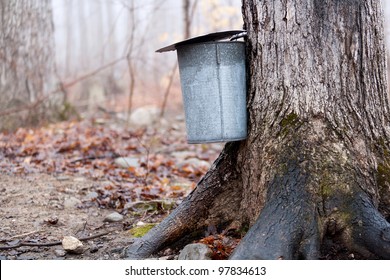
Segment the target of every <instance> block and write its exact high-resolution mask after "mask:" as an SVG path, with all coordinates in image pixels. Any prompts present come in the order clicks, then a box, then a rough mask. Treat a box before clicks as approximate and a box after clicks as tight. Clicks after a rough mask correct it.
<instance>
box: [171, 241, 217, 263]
mask: <svg viewBox="0 0 390 280" xmlns="http://www.w3.org/2000/svg"><path fill="white" fill-rule="evenodd" d="M212 253H213V252H212V251H211V249H210V248H209V247H208V246H207V245H205V244H202V243H196V244H188V245H186V246H185V247H184V248H183V250H181V252H180V254H179V260H211V255H212Z"/></svg>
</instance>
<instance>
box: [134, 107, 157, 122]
mask: <svg viewBox="0 0 390 280" xmlns="http://www.w3.org/2000/svg"><path fill="white" fill-rule="evenodd" d="M159 112H160V110H159V109H158V108H157V107H154V106H144V107H140V108H137V109H136V110H134V112H133V113H132V114H131V115H130V122H131V124H133V125H136V126H150V125H152V124H154V123H155V122H156V121H157V120H158V119H159Z"/></svg>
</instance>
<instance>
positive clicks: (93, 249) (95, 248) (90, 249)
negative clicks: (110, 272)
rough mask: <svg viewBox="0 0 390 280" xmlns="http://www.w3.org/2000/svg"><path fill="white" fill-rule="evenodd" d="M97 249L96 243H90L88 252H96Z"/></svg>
mask: <svg viewBox="0 0 390 280" xmlns="http://www.w3.org/2000/svg"><path fill="white" fill-rule="evenodd" d="M97 251H99V247H98V246H97V245H91V247H90V248H89V252H90V253H92V254H93V253H96V252H97Z"/></svg>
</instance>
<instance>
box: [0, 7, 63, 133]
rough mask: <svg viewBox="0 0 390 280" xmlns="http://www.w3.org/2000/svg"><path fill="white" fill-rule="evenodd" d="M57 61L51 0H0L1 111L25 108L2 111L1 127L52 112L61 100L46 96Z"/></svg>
mask: <svg viewBox="0 0 390 280" xmlns="http://www.w3.org/2000/svg"><path fill="white" fill-rule="evenodd" d="M54 61H55V60H54V37H53V23H52V10H51V1H50V0H45V1H27V0H14V1H8V0H0V113H2V112H4V111H5V110H10V109H13V108H15V109H18V108H20V109H26V110H24V111H20V112H17V114H13V115H7V116H4V115H3V116H2V117H1V120H0V130H2V129H10V128H15V127H18V126H20V125H26V124H35V123H37V122H39V121H40V120H42V119H46V118H47V117H48V116H51V115H52V111H51V110H50V109H53V107H55V106H57V105H58V104H59V103H60V101H61V100H60V96H59V95H55V96H54V94H53V96H51V97H50V98H46V95H47V94H48V93H49V92H52V91H53V90H54V88H55V86H56V84H55V83H56V79H55V75H54V73H55V62H54ZM32 105H36V106H32ZM54 105H55V106H54ZM27 109H30V110H27ZM16 111H18V110H16Z"/></svg>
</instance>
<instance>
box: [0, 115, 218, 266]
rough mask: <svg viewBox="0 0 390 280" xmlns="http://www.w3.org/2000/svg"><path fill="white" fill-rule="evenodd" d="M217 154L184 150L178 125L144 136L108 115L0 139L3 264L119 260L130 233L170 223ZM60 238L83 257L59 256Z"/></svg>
mask: <svg viewBox="0 0 390 280" xmlns="http://www.w3.org/2000/svg"><path fill="white" fill-rule="evenodd" d="M222 147H223V144H208V145H203V144H201V145H189V144H187V142H186V135H185V125H184V120H183V117H179V118H178V117H172V119H168V120H167V119H163V120H159V121H158V122H156V123H154V124H151V125H148V126H142V127H141V126H128V125H126V124H125V122H123V121H118V119H114V118H112V117H110V116H106V115H105V116H100V117H99V118H91V119H86V120H81V121H68V122H62V123H57V124H51V125H48V126H45V127H40V128H35V129H28V128H20V129H18V130H17V131H15V132H14V133H3V134H0V205H1V206H0V224H1V227H0V248H1V250H0V259H119V258H122V257H123V255H122V253H123V248H124V247H125V246H127V245H129V244H130V242H131V240H132V238H134V236H137V234H139V233H138V232H137V229H139V230H140V231H143V230H142V229H143V228H144V227H145V226H146V227H147V226H148V225H149V224H151V225H154V224H156V223H158V222H160V221H161V220H162V219H163V218H164V217H165V216H167V215H168V214H169V213H170V211H172V209H173V208H174V207H176V205H178V204H179V203H180V202H181V200H182V199H183V198H184V197H185V196H186V195H187V194H188V193H189V192H190V191H191V190H192V189H193V188H194V187H195V185H196V182H197V181H198V180H199V179H200V177H201V176H202V175H203V174H204V173H205V172H206V171H207V170H208V168H209V167H210V164H211V163H212V162H213V161H214V159H215V158H216V157H217V156H218V154H219V152H220V151H221V149H222ZM114 212H115V213H117V214H120V215H121V216H120V215H119V218H118V219H119V220H115V219H114V220H112V219H110V217H109V215H110V214H112V213H114ZM117 216H118V215H117ZM132 229H133V231H132ZM134 230H135V231H134ZM64 236H74V237H76V238H78V239H79V240H81V241H82V242H83V244H84V247H83V252H82V253H81V254H71V253H69V252H67V251H65V250H63V247H62V244H61V241H62V239H63V237H64ZM177 253H178V251H177V250H175V249H174V248H171V249H168V250H165V251H164V252H161V254H162V255H164V256H165V257H166V258H168V259H169V258H174V257H177Z"/></svg>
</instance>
